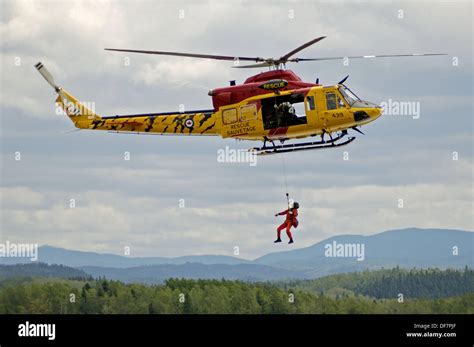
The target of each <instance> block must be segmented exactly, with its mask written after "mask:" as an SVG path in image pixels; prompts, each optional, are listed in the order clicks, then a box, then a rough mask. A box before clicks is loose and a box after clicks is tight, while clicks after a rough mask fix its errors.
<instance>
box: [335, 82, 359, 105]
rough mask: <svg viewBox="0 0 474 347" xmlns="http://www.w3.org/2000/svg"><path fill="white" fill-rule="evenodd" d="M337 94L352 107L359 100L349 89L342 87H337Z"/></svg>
mask: <svg viewBox="0 0 474 347" xmlns="http://www.w3.org/2000/svg"><path fill="white" fill-rule="evenodd" d="M339 92H340V93H341V95H342V96H343V97H344V99H346V101H347V103H348V104H349V105H350V106H352V105H354V103H355V102H356V101H358V100H360V99H359V98H358V97H357V95H355V94H354V93H353V92H352V91H351V90H350V89H349V88H346V87H344V86H341V87H339Z"/></svg>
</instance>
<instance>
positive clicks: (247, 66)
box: [232, 61, 275, 69]
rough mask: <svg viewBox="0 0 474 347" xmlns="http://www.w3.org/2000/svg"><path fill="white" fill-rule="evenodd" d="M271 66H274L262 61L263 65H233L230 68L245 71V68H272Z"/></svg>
mask: <svg viewBox="0 0 474 347" xmlns="http://www.w3.org/2000/svg"><path fill="white" fill-rule="evenodd" d="M272 65H275V64H272V63H268V62H266V61H264V62H263V63H257V64H248V65H234V66H232V67H233V68H236V69H247V68H253V67H267V66H272Z"/></svg>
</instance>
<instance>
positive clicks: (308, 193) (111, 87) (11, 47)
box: [0, 1, 473, 258]
mask: <svg viewBox="0 0 474 347" xmlns="http://www.w3.org/2000/svg"><path fill="white" fill-rule="evenodd" d="M400 9H402V10H403V11H404V18H403V19H400V18H398V16H397V15H398V11H399V10H400ZM291 11H293V12H291ZM291 13H293V15H294V17H292V16H291V15H290V14H291ZM335 14H336V15H335ZM1 16H2V17H1V24H0V35H1V36H2V43H1V44H2V52H1V57H2V76H1V81H2V84H1V91H2V98H1V102H0V108H1V109H0V110H1V117H0V121H1V132H0V136H1V138H0V141H1V148H0V152H1V157H0V164H1V168H0V178H1V186H2V190H1V202H2V207H1V208H2V211H1V217H2V219H1V230H2V235H1V236H2V238H3V237H9V238H11V239H12V240H14V239H15V240H16V239H18V240H20V241H21V240H26V241H28V240H36V241H37V242H38V243H42V244H53V245H56V246H62V247H68V248H74V249H83V250H94V251H107V252H112V253H117V254H122V252H123V248H124V247H125V246H130V247H131V249H132V255H155V256H166V255H167V256H177V255H184V254H208V253H216V254H226V255H234V249H235V247H239V250H240V255H241V256H242V257H246V258H252V257H256V256H258V255H262V254H265V253H267V252H270V251H274V250H275V248H274V245H273V244H272V239H273V237H274V233H275V228H276V226H277V225H278V224H279V223H280V222H281V219H277V218H275V217H273V215H274V213H275V212H277V211H278V210H281V209H283V208H284V205H285V195H284V194H285V192H286V191H287V190H288V191H289V192H290V193H291V195H292V197H294V198H295V199H297V200H298V201H299V202H300V203H301V205H302V209H301V224H300V227H299V228H298V229H297V230H296V232H295V235H296V240H297V243H296V244H297V245H298V246H307V245H310V244H312V243H314V242H317V241H319V240H322V239H324V238H325V237H329V236H333V235H335V234H340V233H362V234H370V233H374V232H378V231H383V230H385V229H394V228H397V227H409V226H418V227H449V228H460V229H473V221H472V196H470V195H472V194H470V193H471V192H472V170H473V161H472V155H473V153H472V63H471V61H472V30H471V29H472V28H471V22H472V4H471V3H433V4H430V6H428V5H427V4H425V3H415V4H409V3H406V2H391V3H385V2H384V3H373V2H368V3H365V2H343V3H335V4H333V3H326V2H315V3H310V2H306V1H303V2H299V1H295V2H287V3H285V2H277V3H273V2H270V1H263V2H258V3H251V2H243V3H238V2H237V3H236V2H233V1H230V2H223V3H222V2H219V3H213V2H211V3H209V2H189V1H178V2H169V3H168V2H167V3H154V2H138V3H135V2H126V1H118V2H117V1H69V2H62V3H58V2H54V3H51V2H31V1H4V2H3V3H2V14H1ZM439 23H443V25H439ZM236 27H238V29H239V30H235V28H236ZM319 35H327V38H326V39H324V40H322V41H321V42H319V43H318V44H317V45H315V46H312V47H310V48H308V49H306V50H304V51H303V52H301V54H298V55H300V56H303V57H327V56H345V55H364V54H384V53H385V54H397V53H414V52H442V53H443V52H446V53H448V54H449V56H448V57H432V58H413V59H411V58H406V59H402V58H400V59H380V60H368V59H366V60H360V61H356V60H351V61H350V64H349V66H344V65H342V63H341V62H340V61H329V62H319V63H314V64H313V63H308V64H297V65H296V64H295V65H294V66H291V68H292V69H294V70H295V72H297V73H298V75H300V76H301V77H302V78H303V79H304V80H308V81H312V80H314V79H315V78H316V77H319V78H321V81H323V83H326V84H330V83H333V82H336V81H338V80H340V79H341V78H342V77H344V76H345V75H347V74H350V78H349V80H348V84H349V85H350V86H351V88H353V89H354V91H356V92H357V93H358V94H360V95H361V97H363V98H364V99H367V100H373V101H376V102H380V101H383V100H388V99H389V98H391V99H392V100H399V101H405V100H406V101H416V102H420V105H421V112H422V113H421V117H420V119H418V120H414V119H412V118H411V117H399V118H397V117H393V116H383V117H381V118H380V119H379V120H378V121H377V122H375V123H372V124H370V125H369V126H367V127H365V128H364V132H366V136H358V138H357V140H356V141H355V142H354V143H351V145H350V146H348V147H345V148H341V149H334V150H328V151H313V152H304V153H293V154H287V155H285V156H284V158H285V163H286V172H287V177H286V181H287V183H288V188H286V187H285V176H284V174H283V167H282V157H281V156H270V157H266V158H259V161H258V165H257V166H256V167H249V166H248V165H238V164H222V163H218V162H217V161H216V156H217V150H218V149H219V148H222V147H224V146H226V145H229V146H231V147H235V148H248V147H251V146H253V145H255V143H252V142H248V143H247V142H244V143H235V142H232V141H230V140H222V139H220V138H204V139H203V138H172V137H160V136H132V135H113V134H107V133H101V132H89V131H79V132H76V133H71V134H63V133H64V132H66V131H68V130H71V129H72V124H71V123H70V121H69V120H68V119H66V117H64V116H59V115H57V114H56V113H55V112H54V111H55V109H54V105H53V100H54V93H53V91H52V90H51V88H49V86H48V85H47V84H45V83H44V81H43V79H42V78H41V76H39V75H38V73H37V72H36V71H35V69H34V68H33V65H34V64H35V63H36V62H38V61H39V60H41V61H42V62H43V63H44V64H45V65H46V66H47V67H48V69H49V70H50V71H51V72H52V73H53V75H54V76H55V78H56V80H57V82H58V83H59V84H60V85H62V86H64V87H65V88H66V89H67V90H69V91H71V92H72V93H73V94H74V95H76V96H77V97H79V98H80V99H81V100H84V101H91V102H95V104H96V109H97V112H98V113H99V114H104V115H114V114H126V113H141V112H150V111H153V112H157V111H169V110H176V109H177V108H178V107H179V105H180V104H184V105H185V107H186V109H199V108H208V107H210V105H211V99H210V98H209V97H208V96H207V89H211V88H216V87H219V86H223V85H227V83H228V81H229V80H234V79H235V80H237V82H238V83H241V82H242V81H243V80H245V79H246V78H247V77H248V76H250V75H252V74H256V73H258V72H260V71H264V69H255V70H246V69H232V68H231V66H232V62H219V61H207V60H202V61H200V60H193V59H185V58H179V59H178V58H173V57H162V56H151V55H150V56H148V55H132V54H122V53H114V52H106V51H104V50H103V48H105V47H114V48H131V49H150V50H168V51H185V52H196V53H209V54H225V55H246V56H255V55H256V56H264V57H270V56H276V57H278V56H280V55H282V54H284V53H286V52H288V51H290V50H291V49H293V48H294V47H296V46H298V45H299V44H302V43H303V42H305V41H307V40H309V39H311V38H313V37H316V36H319ZM453 56H456V57H458V58H459V62H460V64H459V65H458V66H453V64H452V63H453ZM126 58H128V59H129V60H126ZM18 59H19V60H18ZM126 61H129V62H130V64H128V65H127V64H125V62H126ZM288 67H290V66H288ZM15 151H21V153H22V160H21V161H20V162H16V161H15V160H14V152H15ZM125 151H128V152H130V153H131V160H130V161H124V160H123V153H124V152H125ZM454 151H456V152H458V154H459V160H453V152H454ZM344 152H347V153H348V155H349V158H350V159H349V160H348V161H344V160H343V155H344ZM71 198H74V199H75V200H76V204H77V207H76V208H75V209H70V208H69V199H71ZM399 198H402V199H403V200H404V208H403V209H399V208H398V207H397V203H398V199H399ZM180 199H184V202H185V208H180V207H179V205H178V204H179V201H180Z"/></svg>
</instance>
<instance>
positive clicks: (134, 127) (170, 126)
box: [35, 36, 445, 154]
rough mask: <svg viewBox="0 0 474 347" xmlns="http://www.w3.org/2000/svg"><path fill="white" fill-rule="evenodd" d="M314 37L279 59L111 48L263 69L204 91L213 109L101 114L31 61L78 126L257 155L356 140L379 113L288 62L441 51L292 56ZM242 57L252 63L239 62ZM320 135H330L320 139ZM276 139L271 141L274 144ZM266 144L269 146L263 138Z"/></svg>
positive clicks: (346, 91)
mask: <svg viewBox="0 0 474 347" xmlns="http://www.w3.org/2000/svg"><path fill="white" fill-rule="evenodd" d="M324 38H325V36H321V37H317V38H315V39H313V40H311V41H309V42H306V43H305V44H303V45H301V46H299V47H297V48H296V49H294V50H292V51H291V52H289V53H287V54H285V55H283V56H281V57H280V58H277V59H275V58H261V57H235V56H222V55H209V54H194V53H178V52H163V51H144V50H131V49H112V48H106V50H109V51H119V52H131V53H142V54H157V55H170V56H178V57H193V58H204V59H216V60H227V61H233V62H234V67H236V68H255V67H268V68H269V71H266V72H262V73H259V74H257V75H254V76H251V77H249V78H247V79H246V80H245V82H244V83H243V84H240V85H237V84H236V83H235V81H231V82H230V85H229V86H227V87H223V88H217V89H213V90H211V91H210V92H209V95H210V96H211V97H212V101H213V108H212V109H208V110H194V111H186V112H162V113H145V114H133V115H115V116H106V117H105V116H99V115H98V114H96V113H94V112H93V111H92V110H91V109H90V108H88V107H87V106H86V105H84V104H82V103H80V102H79V101H78V100H77V99H76V98H75V97H74V96H72V95H71V94H70V93H69V92H67V91H66V90H64V89H63V88H61V87H59V86H58V85H56V83H55V82H54V79H53V77H52V75H51V73H50V72H49V71H48V70H47V69H46V68H45V67H44V66H43V64H42V63H37V64H36V65H35V67H36V69H37V70H38V71H39V73H40V74H41V75H42V76H43V77H44V78H45V79H46V81H47V82H48V83H49V84H50V85H51V86H52V87H53V88H54V90H55V91H56V92H57V94H58V97H57V99H56V103H57V104H58V105H59V106H60V107H61V108H62V109H63V110H64V111H65V112H66V114H67V115H68V116H69V118H70V119H71V120H72V122H73V123H74V125H75V126H76V127H77V128H79V129H91V130H106V131H109V132H120V133H122V132H123V133H133V134H140V133H151V134H158V135H184V136H191V135H197V136H221V137H222V138H233V139H240V140H258V141H263V146H262V147H259V148H251V149H250V150H251V151H253V152H254V153H255V154H274V153H282V152H293V151H301V150H310V149H319V148H331V147H338V146H343V145H347V144H348V143H350V142H352V141H353V140H354V139H355V137H353V136H348V130H349V129H353V130H355V131H357V132H359V133H362V132H361V131H360V130H359V129H358V127H359V126H361V125H364V124H367V123H370V122H372V121H374V120H376V119H377V118H379V117H380V116H381V115H382V112H383V110H382V108H381V107H380V106H378V105H377V104H374V103H371V102H368V101H364V100H361V99H360V98H359V97H358V96H357V95H356V94H355V93H354V92H352V91H351V90H350V89H349V88H348V87H347V86H346V85H344V82H345V81H346V80H347V77H348V76H346V77H345V78H344V79H343V80H341V81H340V82H339V83H337V84H335V85H330V86H323V85H321V84H319V80H316V82H315V83H308V82H304V81H302V80H301V78H300V77H298V76H297V75H296V74H295V73H294V72H293V71H291V70H286V64H287V63H290V62H295V63H298V62H304V61H321V60H335V59H358V58H386V57H408V56H411V57H413V56H431V55H445V54H439V53H429V54H397V55H366V56H352V57H328V58H296V57H293V56H294V55H295V54H296V53H298V52H300V51H301V50H303V49H305V48H307V47H308V46H310V45H312V44H314V43H316V42H319V41H321V40H322V39H324ZM241 61H252V62H254V64H250V65H240V62H241ZM325 134H327V135H328V137H329V139H325ZM316 135H320V136H321V139H320V140H318V141H311V142H304V143H286V142H287V141H290V140H295V139H302V138H306V137H309V136H316ZM276 141H277V142H279V144H276V143H275V142H276ZM268 142H269V143H270V144H271V145H267V143H268Z"/></svg>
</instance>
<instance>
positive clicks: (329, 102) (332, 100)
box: [326, 93, 337, 110]
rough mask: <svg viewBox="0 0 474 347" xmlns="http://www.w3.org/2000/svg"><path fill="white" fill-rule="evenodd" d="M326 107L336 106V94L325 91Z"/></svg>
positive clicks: (329, 108) (332, 107)
mask: <svg viewBox="0 0 474 347" xmlns="http://www.w3.org/2000/svg"><path fill="white" fill-rule="evenodd" d="M326 108H327V109H328V110H335V109H336V108H337V104H336V94H334V93H326Z"/></svg>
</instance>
